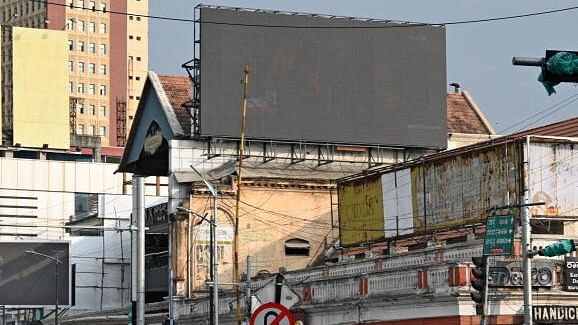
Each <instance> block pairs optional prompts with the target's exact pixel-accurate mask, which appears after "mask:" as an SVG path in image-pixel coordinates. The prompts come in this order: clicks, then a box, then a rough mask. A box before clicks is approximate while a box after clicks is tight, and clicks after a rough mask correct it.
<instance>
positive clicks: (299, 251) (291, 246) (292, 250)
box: [285, 238, 310, 256]
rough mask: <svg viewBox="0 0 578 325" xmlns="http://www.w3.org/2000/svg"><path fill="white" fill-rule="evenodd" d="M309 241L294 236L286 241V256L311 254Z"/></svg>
mask: <svg viewBox="0 0 578 325" xmlns="http://www.w3.org/2000/svg"><path fill="white" fill-rule="evenodd" d="M309 248H310V245H309V242H308V241H306V240H304V239H300V238H293V239H289V240H286V241H285V255H286V256H309Z"/></svg>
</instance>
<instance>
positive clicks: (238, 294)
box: [233, 65, 249, 325]
mask: <svg viewBox="0 0 578 325" xmlns="http://www.w3.org/2000/svg"><path fill="white" fill-rule="evenodd" d="M243 73H244V77H243V110H242V114H241V115H242V116H241V141H240V143H239V171H238V174H239V177H238V181H237V204H236V206H235V235H234V238H233V239H234V240H233V242H234V244H235V259H234V263H233V269H234V270H235V283H237V285H236V286H235V294H236V297H237V325H241V288H239V285H238V283H239V280H240V277H239V205H240V203H241V202H240V201H241V183H242V182H243V155H244V150H245V127H246V124H247V86H248V84H249V66H248V65H245V70H244V71H243Z"/></svg>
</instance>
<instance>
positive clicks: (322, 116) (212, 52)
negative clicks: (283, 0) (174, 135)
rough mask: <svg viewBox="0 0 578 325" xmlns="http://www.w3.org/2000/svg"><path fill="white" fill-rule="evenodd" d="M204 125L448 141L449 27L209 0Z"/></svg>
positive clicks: (222, 130) (206, 130) (221, 131)
mask: <svg viewBox="0 0 578 325" xmlns="http://www.w3.org/2000/svg"><path fill="white" fill-rule="evenodd" d="M200 39H201V45H200V58H201V112H200V134H201V135H204V136H215V137H232V138H239V137H240V125H241V107H242V97H243V89H242V84H241V83H240V82H239V81H240V80H241V79H242V75H243V68H244V66H245V65H248V66H249V69H250V77H249V83H248V103H247V128H246V136H247V138H253V139H272V140H289V141H311V142H328V143H349V144H370V145H374V144H380V145H389V146H401V147H422V148H445V147H446V144H447V117H446V116H447V114H446V61H445V29H444V28H443V27H437V26H424V25H418V24H415V25H414V24H400V23H387V22H377V21H364V20H355V19H346V18H325V17H314V16H306V15H289V14H276V13H269V12H254V11H243V10H231V9H217V8H209V7H203V8H201V9H200Z"/></svg>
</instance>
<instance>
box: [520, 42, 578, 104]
mask: <svg viewBox="0 0 578 325" xmlns="http://www.w3.org/2000/svg"><path fill="white" fill-rule="evenodd" d="M512 64H514V65H524V66H536V67H541V68H542V72H541V73H540V75H539V77H538V81H540V82H541V83H542V84H543V85H544V88H546V91H547V92H548V95H552V94H553V93H555V92H556V90H554V86H556V85H558V84H559V83H561V82H574V83H577V82H578V52H575V51H560V50H546V55H545V57H544V58H520V57H514V58H513V59H512Z"/></svg>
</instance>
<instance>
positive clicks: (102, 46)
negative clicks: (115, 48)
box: [98, 44, 106, 54]
mask: <svg viewBox="0 0 578 325" xmlns="http://www.w3.org/2000/svg"><path fill="white" fill-rule="evenodd" d="M98 48H99V50H100V54H106V44H100V45H99V46H98Z"/></svg>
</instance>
